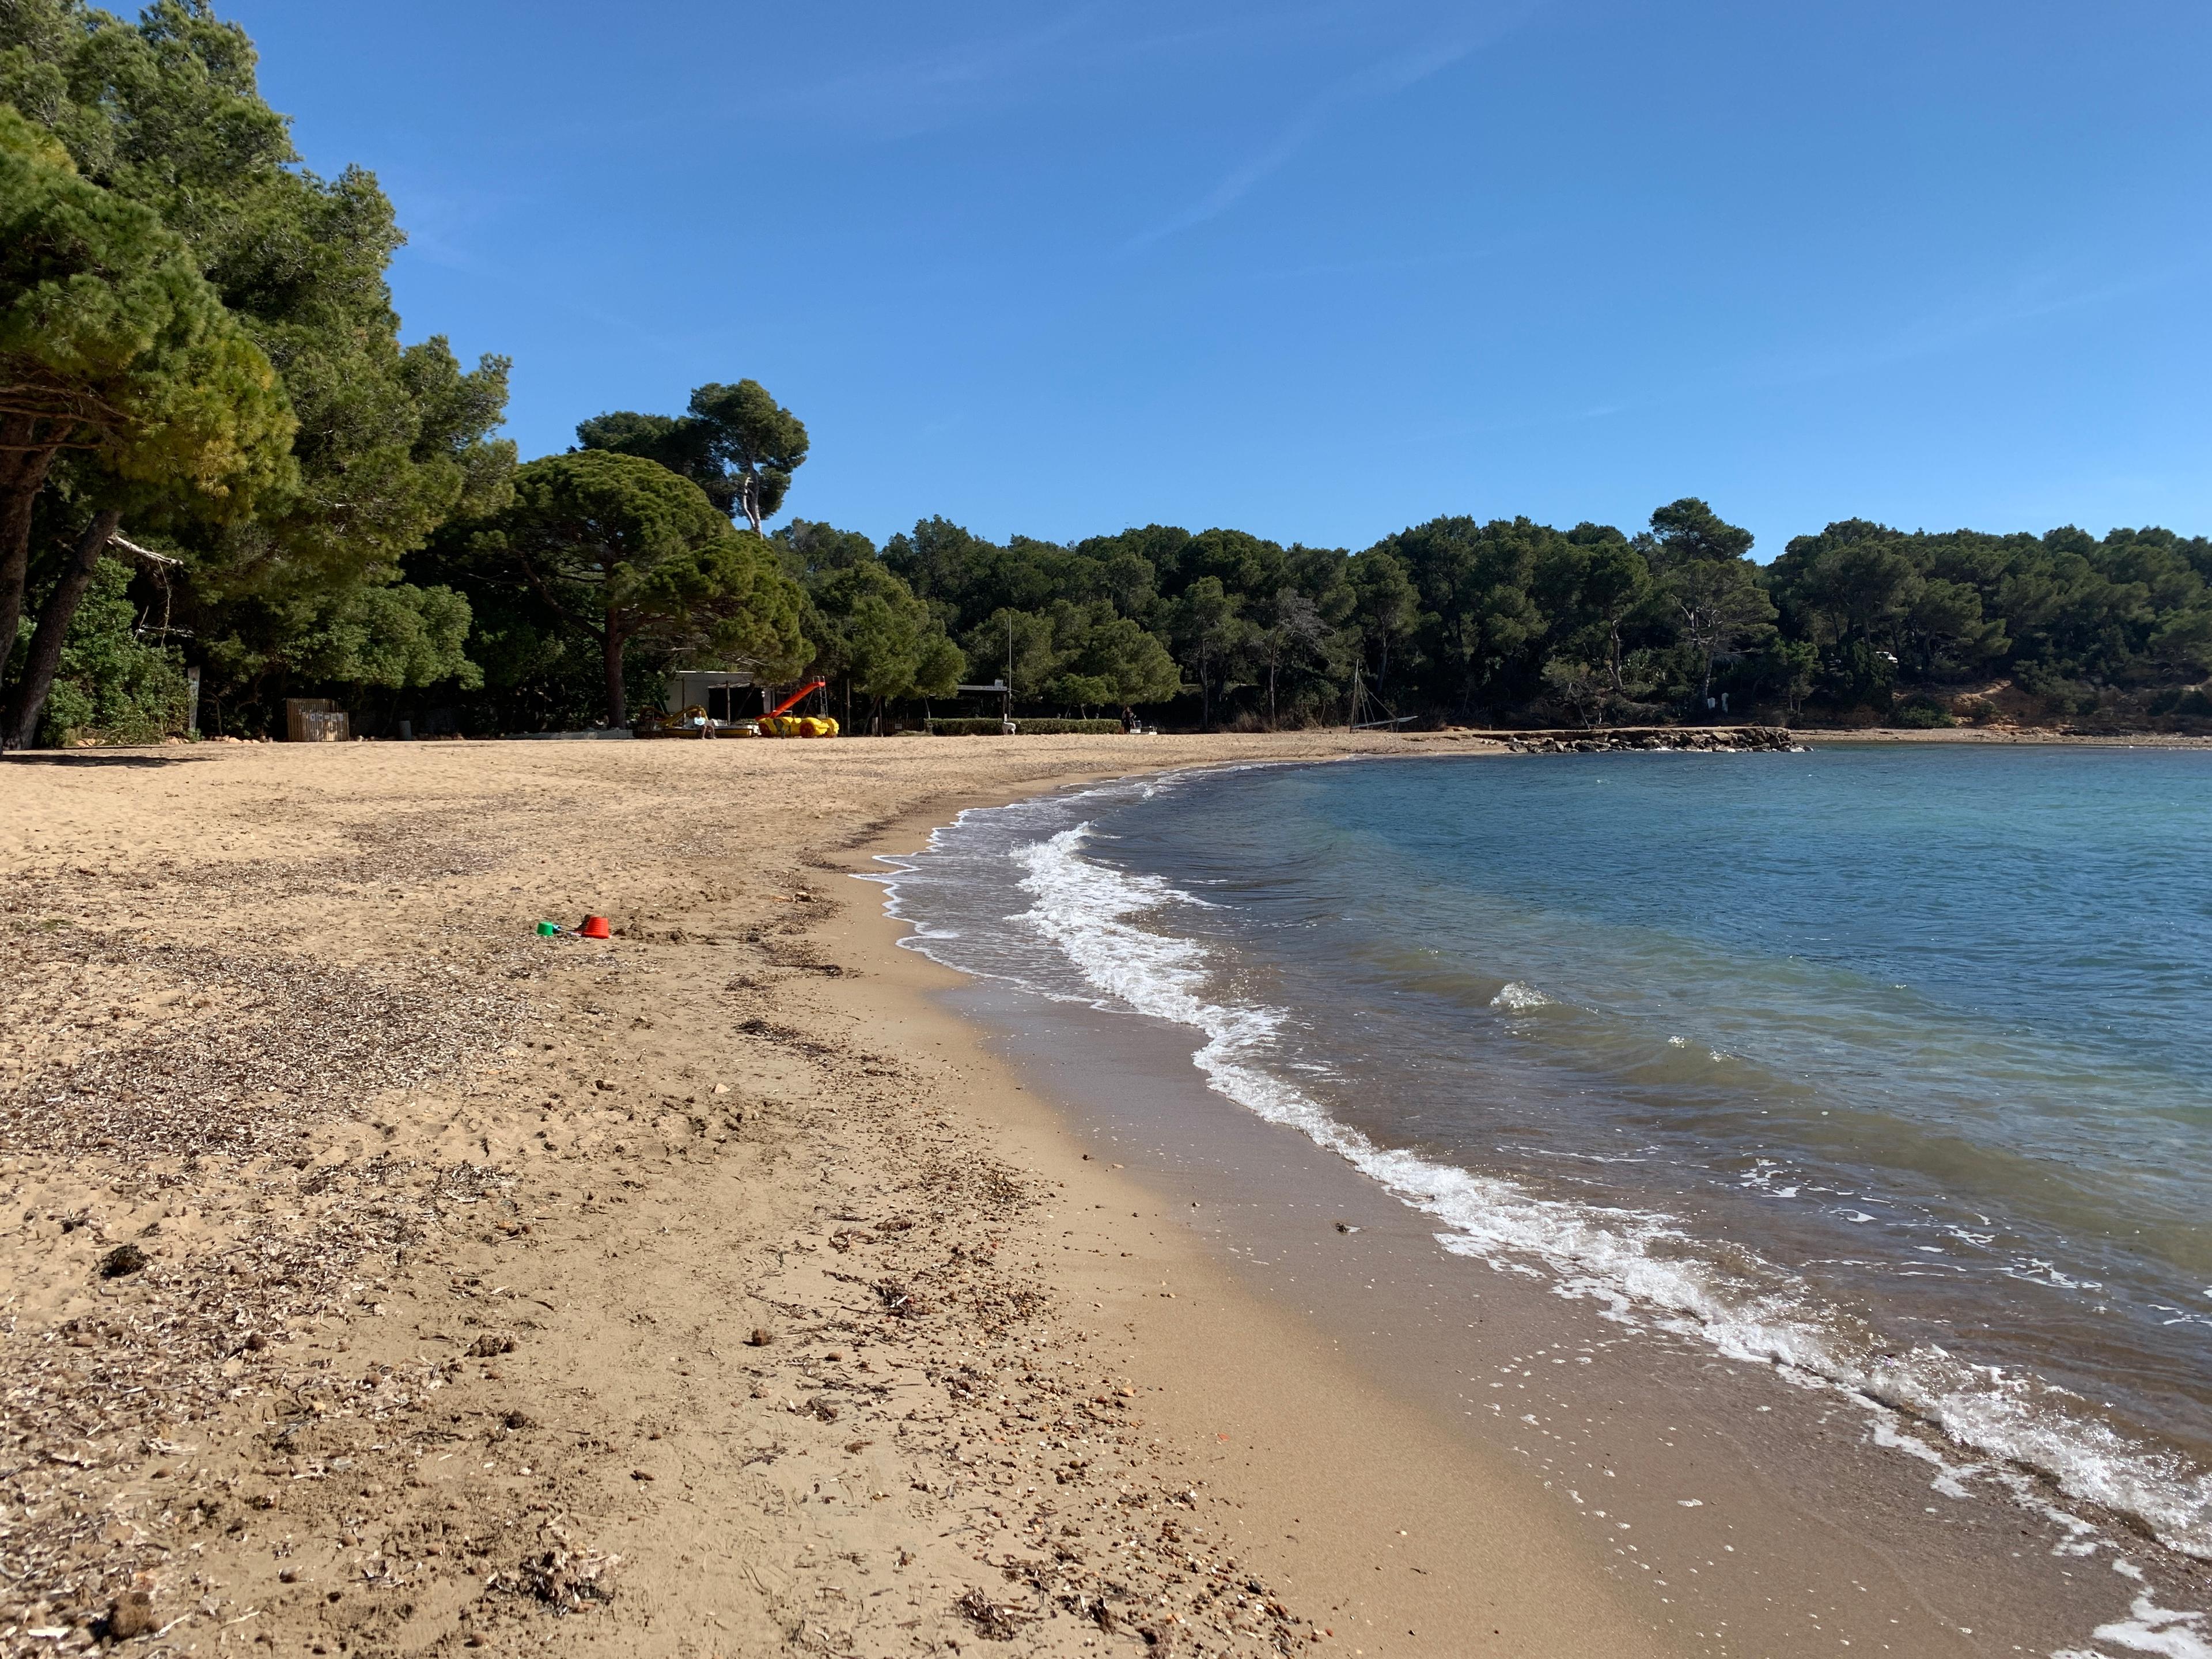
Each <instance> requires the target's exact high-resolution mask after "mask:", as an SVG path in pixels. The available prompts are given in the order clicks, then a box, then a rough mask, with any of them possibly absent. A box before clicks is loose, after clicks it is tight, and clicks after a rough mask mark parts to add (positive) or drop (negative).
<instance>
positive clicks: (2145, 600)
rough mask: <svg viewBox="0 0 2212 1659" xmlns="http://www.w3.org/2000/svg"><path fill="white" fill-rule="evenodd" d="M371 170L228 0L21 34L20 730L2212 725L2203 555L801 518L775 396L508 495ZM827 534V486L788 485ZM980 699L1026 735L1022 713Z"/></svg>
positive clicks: (1733, 533) (747, 397) (2, 234)
mask: <svg viewBox="0 0 2212 1659" xmlns="http://www.w3.org/2000/svg"><path fill="white" fill-rule="evenodd" d="M403 240H404V239H403V236H402V234H401V232H400V230H399V229H398V226H397V223H396V222H395V217H394V215H393V211H392V206H391V204H390V203H389V201H388V200H387V199H386V197H385V196H384V194H383V192H382V191H381V190H380V188H379V187H378V185H377V183H376V181H375V179H374V177H373V175H371V174H369V173H367V172H365V171H363V170H362V169H359V168H349V169H348V170H347V171H345V172H344V173H341V174H340V175H339V176H337V178H335V179H325V178H322V177H319V176H318V175H316V174H315V173H313V172H311V171H310V170H308V169H307V168H306V167H304V166H302V165H301V161H300V158H299V157H298V155H297V154H296V152H295V149H293V146H292V143H291V140H290V136H289V126H288V124H287V122H286V120H285V119H284V118H283V117H282V116H280V115H278V114H277V113H276V112H274V111H272V110H270V107H269V106H268V105H267V104H266V102H265V101H264V100H263V99H262V97H261V95H260V94H259V91H258V87H257V84H256V77H255V59H254V53H253V49H252V44H251V42H250V41H249V40H247V39H246V35H245V34H244V33H243V32H242V31H240V29H239V28H238V27H236V26H234V25H233V24H230V23H228V22H225V21H222V20H221V19H220V18H218V17H217V16H216V15H215V14H214V12H213V11H212V10H211V9H210V7H209V6H208V4H206V3H205V0H159V3H156V4H154V5H152V6H150V7H149V8H148V9H146V10H145V11H144V12H143V13H142V14H140V15H139V16H138V17H137V18H136V19H135V20H130V21H126V20H124V19H121V18H118V17H117V16H115V15H112V14H109V13H107V12H105V11H102V10H100V9H96V8H93V7H90V6H88V5H86V4H83V3H82V0H7V3H5V4H4V5H0V641H4V642H6V644H7V646H8V652H7V654H6V657H5V658H4V659H0V744H23V743H30V742H48V743H52V742H67V741H72V740H82V739H85V738H96V739H97V738H105V739H108V740H139V741H143V740H145V739H147V738H154V737H158V736H160V735H162V734H165V733H168V732H175V731H177V730H179V729H180V728H181V726H182V725H183V723H184V721H185V718H186V714H185V711H186V706H187V691H186V687H187V684H188V676H192V677H196V678H197V683H198V685H199V701H198V706H197V708H198V721H199V724H200V726H201V727H202V728H204V729H205V730H208V731H210V732H230V733H236V734H241V735H252V734H257V733H260V732H267V731H269V730H270V729H272V728H274V727H276V726H278V725H279V723H280V720H281V709H282V706H283V700H284V699H285V698H287V697H289V696H313V695H322V696H332V697H335V698H337V700H339V701H340V702H343V703H344V704H345V705H346V706H347V707H348V708H349V709H351V710H352V711H353V713H354V715H355V719H356V729H360V730H365V731H369V732H376V731H390V730H393V729H395V728H396V726H397V725H398V721H400V720H409V721H410V722H411V723H412V725H413V726H414V727H415V729H416V731H418V732H435V731H439V730H459V731H465V732H507V731H532V730H548V729H561V728H568V727H574V726H587V725H592V724H595V723H602V722H616V723H619V722H621V721H623V720H625V719H627V718H628V717H629V716H630V715H631V714H634V713H635V712H636V711H637V710H638V709H640V708H646V707H649V706H653V705H655V704H657V702H658V701H659V696H660V687H661V684H662V682H663V678H664V676H665V674H666V673H667V672H668V671H669V670H670V669H671V667H672V666H675V665H686V664H689V665H701V666H743V667H745V668H748V669H750V670H751V671H753V672H754V673H755V674H756V675H757V678H760V679H762V680H763V682H771V683H774V682H788V681H792V680H795V679H797V678H799V677H801V676H802V675H820V676H823V677H824V678H827V679H828V680H829V682H830V683H831V690H830V699H831V702H832V706H833V708H835V709H836V712H838V713H839V714H848V715H849V716H850V717H851V719H852V720H853V722H854V725H855V726H857V727H859V728H860V729H866V728H867V727H869V726H880V727H882V728H884V729H889V728H890V727H894V726H898V725H901V724H902V723H903V724H909V725H910V724H912V723H913V722H914V721H915V719H916V718H917V717H918V716H919V715H920V714H921V712H922V711H923V710H925V709H927V708H935V709H936V710H937V712H939V713H943V712H946V709H945V703H944V702H943V700H944V699H946V698H949V697H952V696H956V695H957V690H956V688H957V687H958V686H959V685H960V684H963V683H965V684H987V683H990V682H993V681H996V680H999V679H1001V678H1005V679H1006V680H1008V681H1009V683H1010V684H1011V685H1012V693H1013V696H1014V699H1015V702H1016V705H1017V708H1020V709H1027V710H1030V711H1033V712H1049V713H1069V714H1096V713H1106V714H1112V713H1117V712H1120V711H1122V710H1127V709H1133V710H1136V711H1139V712H1140V713H1141V714H1144V715H1145V716H1146V718H1149V719H1152V720H1161V721H1164V722H1167V723H1172V724H1179V725H1190V726H1224V725H1235V726H1293V725H1301V724H1310V723H1316V722H1326V723H1334V722H1340V721H1344V720H1348V719H1351V718H1352V717H1353V716H1354V715H1355V714H1358V715H1359V716H1361V717H1364V718H1372V719H1383V718H1390V717H1395V716H1408V717H1412V718H1414V719H1419V720H1453V721H1462V722H1479V723H1492V722H1501V723H1516V722H1517V723H1535V724H1563V723H1584V724H1589V723H1598V722H1613V723H1627V722H1635V723H1641V722H1647V721H1664V720H1705V719H1715V718H1722V717H1731V718H1733V717H1740V716H1744V715H1761V716H1766V717H1790V718H1796V717H1812V718H1817V719H1826V720H1843V721H1853V722H1870V721H1874V720H1884V721H1893V720H1902V721H1905V722H1908V723H1923V724H1940V723H1943V722H1946V721H1948V720H1953V719H1955V718H1960V717H1961V716H1964V717H1969V718H1971V717H1974V716H1976V715H1977V714H1980V713H1989V712H1994V711H1995V710H1996V707H1997V704H1996V703H1995V702H1979V701H1978V695H1979V693H1981V692H1982V691H1983V690H1985V689H1990V688H1996V687H1999V686H2002V688H2003V690H2002V693H2001V694H2000V701H2001V702H2003V703H2004V704H2005V710H2006V712H2008V713H2014V714H2021V713H2032V714H2039V715H2060V716H2075V717H2081V716H2091V715H2095V716H2101V717H2105V718H2109V719H2112V720H2119V721H2123V722H2130V723H2142V722H2146V721H2154V722H2189V721H2192V720H2203V719H2207V718H2212V701H2208V697H2207V694H2206V690H2205V689H2204V687H2203V681H2204V680H2205V678H2206V676H2207V673H2208V671H2212V594H2208V591H2207V586H2206V584H2207V581H2208V579H2212V544H2209V543H2208V542H2207V540H2206V539H2205V538H2202V537H2198V538H2186V539H2185V538H2181V537H2179V536H2176V535H2174V534H2172V533H2171V532H2166V531H2164V530H2157V529H2143V530H2118V531H2114V532H2112V533H2111V534H2109V535H2106V536H2104V537H2102V538H2099V537H2094V536H2091V535H2089V534H2087V533H2085V532H2081V531H2079V530H2075V529H2072V528H2061V529H2057V530H2053V531H2050V532H2045V533H2040V534H2030V533H2014V534H1994V533H1984V532H1972V531H1963V530H1961V531H1951V532H1940V533H1929V532H1918V531H1913V532H1905V531H1899V530H1897V529H1893V528H1890V527H1887V526H1882V525H1879V524H1875V523H1872V522H1867V521H1863V520H1847V521H1844V522H1841V523H1837V524H1832V525H1829V526H1826V528H1825V529H1823V530H1821V531H1820V532H1817V533H1814V534H1808V535H1803V536H1800V537H1798V538H1795V539H1793V540H1791V541H1790V543H1789V544H1788V545H1787V547H1786V548H1785V549H1784V550H1783V551H1782V552H1781V553H1780V554H1779V555H1778V556H1776V557H1774V558H1773V559H1772V560H1771V562H1768V563H1765V564H1761V563H1759V562H1756V561H1755V560H1754V558H1753V541H1752V537H1751V535H1750V534H1749V532H1746V531H1744V530H1742V529H1741V528H1739V527H1737V526H1733V525H1731V524H1729V523H1728V522H1727V521H1726V520H1724V519H1723V518H1722V517H1721V516H1720V514H1719V513H1717V512H1716V511H1715V510H1714V509H1713V508H1712V507H1710V506H1708V505H1707V504H1706V503H1705V501H1700V500H1698V499H1695V498H1685V499H1683V500H1680V501H1674V502H1671V503H1668V504H1666V505H1664V506H1662V507H1658V508H1657V509H1656V511H1655V512H1654V513H1652V514H1651V515H1650V519H1649V520H1647V521H1646V522H1644V524H1642V525H1639V526H1632V527H1630V528H1627V529H1621V528H1616V527H1613V526H1604V525H1597V524H1589V523H1584V524H1577V525H1576V526H1572V527H1571V528H1568V529H1559V528H1555V527H1553V526H1547V525H1541V524H1537V523H1534V522H1533V521H1531V520H1527V519H1510V520H1507V519H1492V520H1476V519H1474V518H1472V517H1447V518H1440V519H1436V520H1431V521H1429V522H1428V523H1425V524H1422V525H1419V526H1413V527H1410V528H1407V529H1405V530H1402V531H1401V532H1398V533H1396V534H1395V535H1391V536H1387V537H1385V538H1383V539H1382V540H1380V541H1378V542H1376V544H1374V545H1372V546H1370V547H1366V548H1364V549H1360V550H1350V549H1345V548H1330V547H1310V546H1305V545H1302V544H1297V543H1292V544H1287V545H1286V544H1280V543H1278V542H1275V541H1273V540H1270V539H1267V538H1264V537H1261V536H1256V535H1253V534H1249V533H1248V532H1243V531H1238V530H1233V529H1224V528H1212V529H1203V530H1197V531H1191V530H1186V529H1181V528H1176V527H1172V526H1160V525H1149V526H1145V527H1143V528H1141V529H1126V530H1121V531H1119V532H1115V533H1113V534H1109V535H1100V536H1094V537H1091V538H1086V539H1083V540H1079V541H1073V542H1055V541H1048V540H1042V539H1036V538H1028V537H1022V536H1016V537H1013V538H1010V539H1008V540H1006V541H1005V542H1002V543H1001V542H994V541H991V540H988V539H987V538H982V537H979V536H976V535H975V534H973V533H972V532H969V531H968V530H966V529H963V527H961V526H957V525H955V524H952V523H950V522H948V521H946V520H944V519H941V518H931V519H927V520H923V521H921V522H920V523H918V524H916V525H915V526H914V527H913V529H912V530H911V531H908V532H902V533H900V534H898V535H895V536H893V537H891V538H890V539H889V540H888V541H886V542H884V544H881V545H880V546H878V545H877V544H875V543H874V542H872V540H870V538H867V537H866V536H865V535H863V534H861V533H860V532H856V531H852V530H845V529H839V528H836V527H834V526H831V525H829V524H828V523H825V522H822V521H819V520H811V519H808V518H806V517H805V516H796V517H792V518H789V519H787V520H784V521H783V522H782V523H781V526H778V527H775V528H773V529H771V528H770V527H769V526H770V521H771V520H775V519H777V518H778V517H779V516H780V515H781V512H782V509H783V508H784V507H785V505H786V503H787V499H788V498H789V497H790V496H791V495H792V492H793V490H794V489H796V488H798V487H799V478H800V469H801V468H802V467H803V466H804V465H805V461H806V459H807V454H808V447H809V440H808V435H807V432H806V428H805V424H804V422H802V421H801V420H800V419H799V416H797V415H796V414H794V413H793V411H792V410H789V409H787V408H785V407H783V406H782V405H781V404H778V403H777V402H776V400H775V398H774V397H773V396H771V395H770V394H769V392H768V391H767V390H766V389H765V388H764V387H763V386H760V385H759V384H758V383H757V382H755V381H753V380H736V381H734V382H727V383H726V382H709V383H707V384H704V385H702V386H699V387H698V388H697V390H696V392H694V393H693V395H692V396H691V398H690V402H689V404H687V406H686V407H685V408H684V410H680V411H660V412H655V411H611V412H607V413H603V414H599V415H596V416H592V417H590V418H589V419H586V420H584V421H583V422H581V423H580V425H579V427H578V428H577V432H576V441H575V444H574V447H571V448H569V449H568V451H567V452H566V453H561V454H556V455H550V456H545V457H542V458H539V459H534V460H531V461H529V462H527V463H525V462H523V461H522V460H521V458H520V456H519V455H518V454H517V453H516V451H515V448H514V446H513V444H512V443H511V442H509V441H507V440H505V439H503V438H501V436H500V435H499V432H500V428H501V425H502V422H503V420H504V415H505V409H506V402H507V374H508V369H509V367H510V366H509V364H508V362H507V360H506V359H504V358H501V357H498V356H484V357H482V358H480V359H478V361H477V362H476V364H475V365H474V366H473V367H467V366H464V365H463V364H462V363H461V362H459V361H458V360H457V359H456V358H455V356H454V355H453V352H452V350H451V349H450V348H449V347H448V345H447V342H446V341H445V340H444V339H443V338H442V337H436V336H433V337H429V338H428V339H425V340H423V341H421V342H419V343H415V344H404V343H402V342H401V341H400V338H399V329H400V324H399V319H398V316H397V314H396V313H395V312H394V310H393V307H392V298H391V294H390V291H389V289H388V286H387V283H386V272H387V270H388V267H389V264H390V262H391V259H392V255H393V253H394V252H395V251H396V250H397V249H398V247H399V246H401V245H402V242H403ZM802 505H803V495H802ZM994 712H995V711H994Z"/></svg>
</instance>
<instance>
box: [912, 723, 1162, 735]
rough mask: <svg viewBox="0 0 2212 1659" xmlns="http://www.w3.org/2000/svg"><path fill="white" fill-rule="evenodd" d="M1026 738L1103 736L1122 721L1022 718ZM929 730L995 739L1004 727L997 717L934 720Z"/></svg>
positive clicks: (1117, 726)
mask: <svg viewBox="0 0 2212 1659" xmlns="http://www.w3.org/2000/svg"><path fill="white" fill-rule="evenodd" d="M1014 724H1015V726H1018V728H1019V730H1020V734H1021V735H1022V736H1024V737H1025V738H1054V737H1103V736H1107V735H1109V734H1116V733H1119V732H1120V731H1121V721H1119V720H1016V721H1015V722H1014ZM929 729H930V730H931V731H933V732H935V733H936V734H937V735H938V736H939V737H940V738H995V737H997V736H999V735H1000V732H1001V729H1002V728H1001V727H1000V724H999V722H998V721H997V720H932V721H931V722H930V725H929Z"/></svg>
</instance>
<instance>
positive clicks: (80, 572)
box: [7, 511, 123, 749]
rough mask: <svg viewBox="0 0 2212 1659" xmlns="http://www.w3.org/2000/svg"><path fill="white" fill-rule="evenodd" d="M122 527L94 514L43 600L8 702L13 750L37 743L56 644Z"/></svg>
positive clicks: (111, 517) (57, 655) (113, 516)
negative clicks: (51, 588)
mask: <svg viewBox="0 0 2212 1659" xmlns="http://www.w3.org/2000/svg"><path fill="white" fill-rule="evenodd" d="M122 522H123V515H122V514H121V513H117V512H112V511H111V512H106V513H100V514H98V515H96V516H95V517H94V520H93V521H92V522H91V523H90V524H89V525H88V526H85V531H84V533H83V534H82V536H79V537H78V538H76V547H75V548H74V549H72V550H70V559H69V562H68V563H67V564H65V565H64V566H63V567H62V574H61V580H58V581H57V582H56V583H55V584H54V591H53V592H52V593H50V594H48V595H47V596H46V606H45V608H44V609H43V610H41V611H40V612H39V627H38V631H37V632H36V633H34V634H33V635H31V649H30V652H29V653H28V654H27V656H26V657H25V658H24V659H23V677H22V678H21V679H19V680H17V681H16V682H15V695H14V696H11V697H10V698H9V700H8V714H7V730H8V732H9V736H10V737H11V738H12V739H13V741H14V743H15V747H17V748H18V749H28V748H29V747H30V746H31V744H32V743H33V741H35V740H36V738H38V735H39V716H40V714H41V713H43V712H44V711H45V708H46V693H47V692H49V691H51V690H52V689H53V684H54V670H55V669H56V668H58V667H59V666H60V665H61V659H62V641H64V640H65V639H67V638H68V637H69V630H70V623H72V622H74V621H75V620H76V608H77V606H78V605H81V604H82V603H83V601H84V590H85V589H86V588H88V587H89V586H92V573H93V572H94V570H95V569H96V568H98V567H99V564H100V554H101V553H103V552H105V551H106V548H107V544H108V543H109V542H111V541H112V540H113V539H114V538H115V531H116V526H118V525H120V524H121V523H122Z"/></svg>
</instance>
